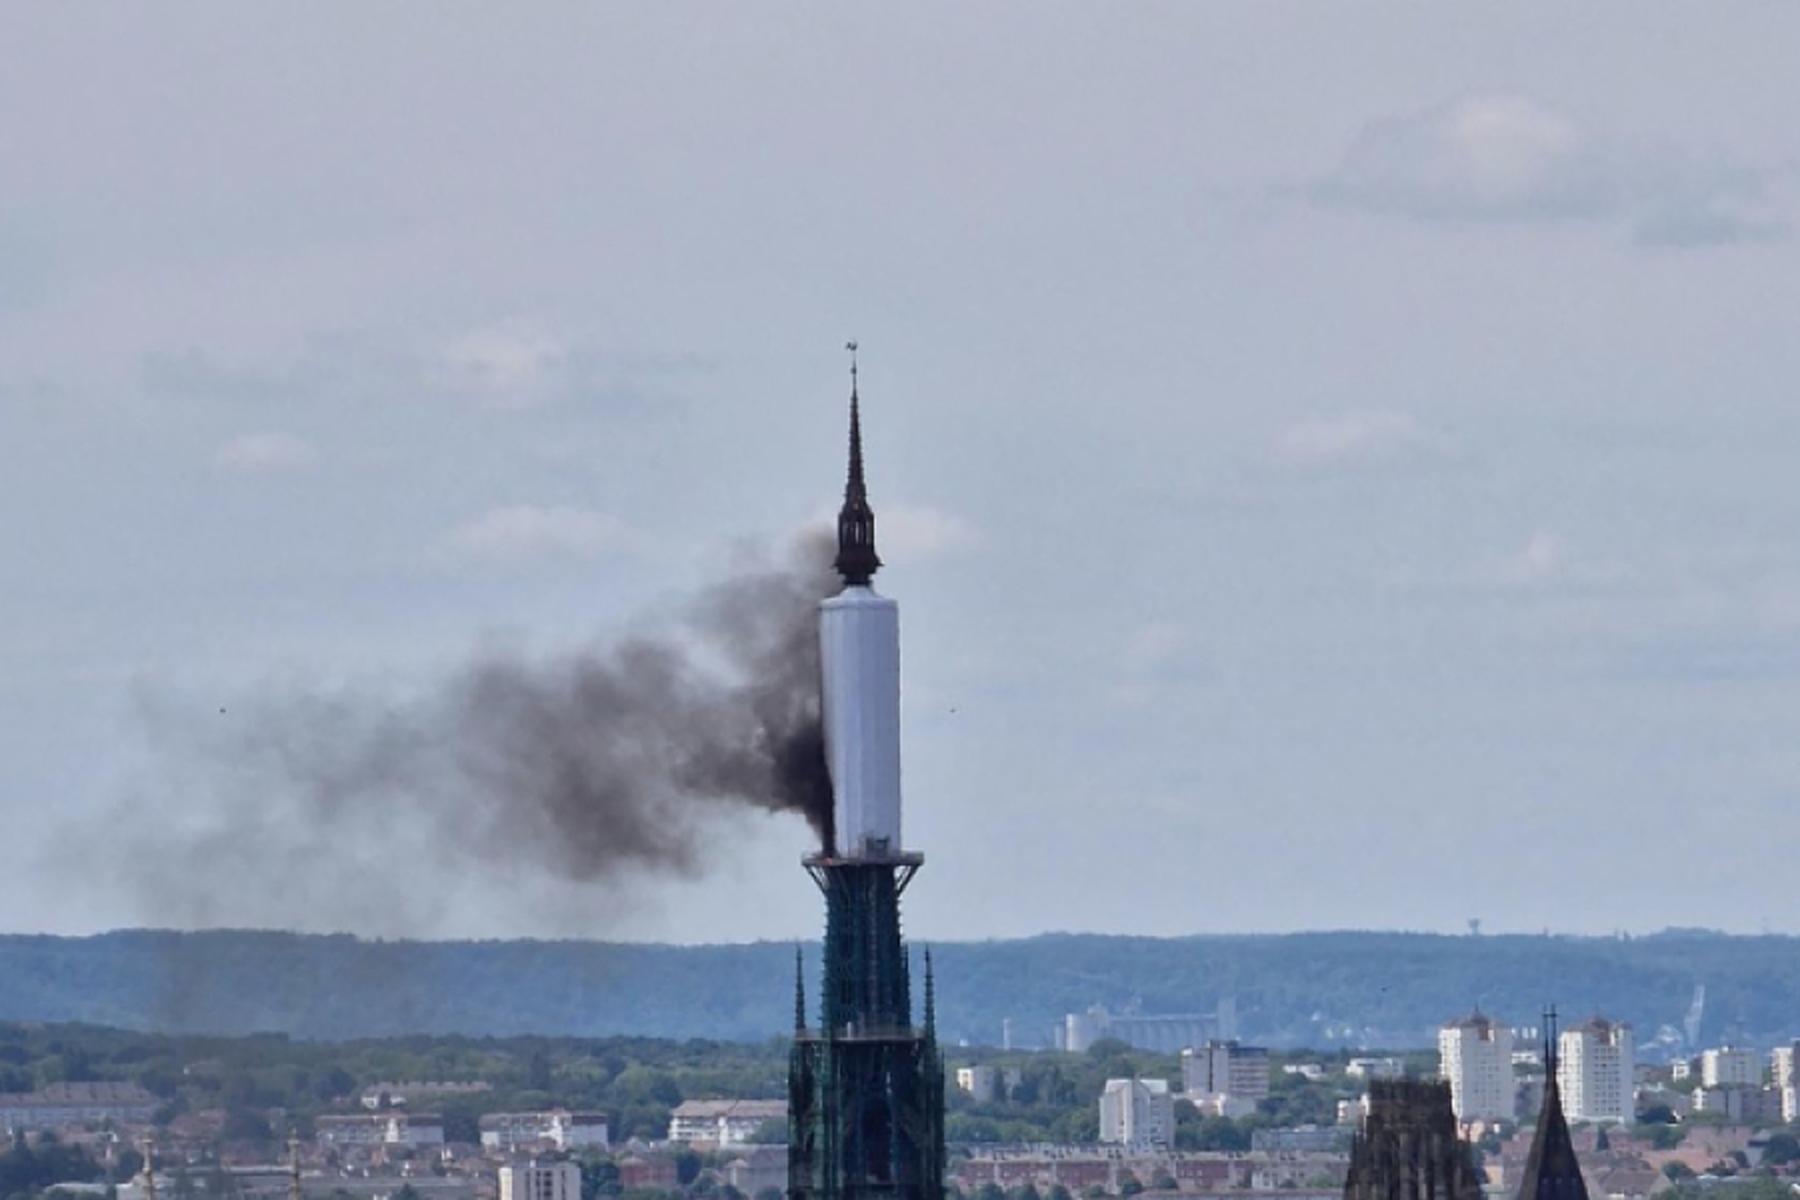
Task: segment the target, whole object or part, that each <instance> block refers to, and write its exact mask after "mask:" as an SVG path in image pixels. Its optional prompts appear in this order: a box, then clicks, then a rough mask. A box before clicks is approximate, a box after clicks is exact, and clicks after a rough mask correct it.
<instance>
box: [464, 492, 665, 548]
mask: <svg viewBox="0 0 1800 1200" xmlns="http://www.w3.org/2000/svg"><path fill="white" fill-rule="evenodd" d="M449 544H450V548H451V549H452V550H453V551H455V552H456V553H457V554H458V555H460V556H462V557H466V558H477V559H486V560H489V561H520V560H526V559H537V558H595V557H598V556H599V555H602V554H609V553H614V552H617V551H621V550H630V549H632V548H633V547H635V546H636V545H637V544H638V537H637V534H636V533H635V532H634V531H633V530H632V528H631V527H630V526H629V525H627V524H626V523H625V522H624V521H622V520H620V519H619V518H618V517H615V516H612V515H611V514H610V513H601V512H594V511H592V510H590V509H582V508H568V507H563V506H550V507H543V506H539V505H534V504H514V505H509V506H507V507H504V508H495V509H491V510H489V511H488V512H485V513H483V514H482V515H481V516H479V517H477V518H475V519H474V520H473V521H470V522H468V523H467V524H465V525H462V526H460V527H459V528H457V529H456V530H455V531H453V532H452V533H451V535H450V539H449Z"/></svg>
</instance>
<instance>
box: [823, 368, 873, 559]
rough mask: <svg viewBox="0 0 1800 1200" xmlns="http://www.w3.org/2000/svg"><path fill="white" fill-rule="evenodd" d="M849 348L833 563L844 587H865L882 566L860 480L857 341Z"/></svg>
mask: <svg viewBox="0 0 1800 1200" xmlns="http://www.w3.org/2000/svg"><path fill="white" fill-rule="evenodd" d="M844 348H845V349H846V350H848V351H850V471H849V475H848V477H847V478H846V479H845V481H844V506H843V507H842V508H841V509H839V510H838V552H837V561H836V562H835V563H834V564H833V565H834V566H835V567H836V568H837V573H838V574H839V575H842V576H843V577H844V584H845V585H846V586H847V587H867V586H868V584H869V581H870V580H871V579H873V578H874V577H875V572H876V571H878V570H879V569H880V568H881V559H879V558H877V557H876V556H875V510H874V509H872V508H870V507H869V493H868V489H867V487H866V486H865V485H864V484H863V453H862V413H861V401H860V398H859V397H858V396H857V388H856V343H855V342H846V343H845V344H844Z"/></svg>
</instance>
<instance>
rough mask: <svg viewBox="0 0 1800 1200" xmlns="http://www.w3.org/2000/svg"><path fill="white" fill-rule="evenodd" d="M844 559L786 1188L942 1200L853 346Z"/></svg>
mask: <svg viewBox="0 0 1800 1200" xmlns="http://www.w3.org/2000/svg"><path fill="white" fill-rule="evenodd" d="M855 348H856V347H855V344H854V343H852V344H851V346H850V349H851V351H852V352H854V350H855ZM836 566H837V571H838V574H839V575H840V576H842V577H843V580H844V587H843V590H842V591H841V592H839V593H838V594H837V595H836V596H833V597H832V598H830V599H828V600H826V601H825V602H824V603H822V604H821V605H820V606H819V650H820V667H821V685H822V687H821V694H822V698H823V705H824V718H825V758H826V763H827V765H828V766H829V768H830V774H831V786H832V796H833V807H832V814H833V827H832V828H833V838H832V840H833V844H832V845H828V846H826V847H824V848H823V849H822V851H821V852H820V853H818V854H815V855H812V856H810V857H808V858H807V859H806V860H805V866H806V870H807V873H808V874H810V875H811V876H812V878H813V882H814V883H816V884H817V885H818V887H819V890H820V891H821V892H822V893H824V896H825V972H824V989H823V992H822V994H821V995H820V997H819V1010H818V1024H817V1025H816V1026H810V1027H809V1026H808V1025H807V1011H806V997H805V991H804V985H803V982H802V981H801V980H800V979H799V978H798V977H796V980H795V997H794V1023H795V1028H794V1048H793V1051H792V1056H791V1058H790V1060H789V1064H788V1126H789V1128H788V1196H789V1197H790V1200H942V1196H943V1193H944V1064H943V1059H942V1056H941V1055H940V1054H939V1053H938V1047H937V1031H936V1028H935V1012H934V999H933V991H932V979H931V959H930V956H929V954H927V956H926V959H925V1005H924V1017H923V1022H922V1024H921V1025H917V1026H915V1025H914V1024H913V1020H912V982H911V977H910V964H909V959H908V954H907V949H906V944H905V942H904V941H903V940H902V939H901V936H900V896H901V894H902V893H903V892H904V891H905V890H906V885H907V884H908V883H910V882H911V881H912V877H913V875H914V873H915V872H917V871H918V869H919V867H920V865H921V864H922V863H923V862H924V861H925V859H924V856H923V855H921V854H916V853H909V852H907V851H905V850H903V849H902V848H901V846H902V844H901V841H900V623H899V609H898V607H897V606H896V605H895V604H894V602H893V601H892V600H889V599H887V598H886V597H884V596H880V595H878V594H877V593H876V592H875V590H874V588H873V587H871V586H870V583H871V580H872V579H873V577H874V575H875V572H876V570H877V569H879V568H880V566H881V560H880V558H878V557H877V556H876V554H875V514H874V511H873V510H872V509H871V508H870V507H869V498H868V493H867V490H866V488H865V485H864V480H863V455H862V418H861V412H860V400H859V397H858V395H857V386H856V366H855V361H854V359H852V362H851V368H850V467H849V476H848V479H847V481H846V483H845V485H844V505H843V509H842V510H841V511H840V513H839V514H838V555H837V562H836ZM796 971H798V966H796Z"/></svg>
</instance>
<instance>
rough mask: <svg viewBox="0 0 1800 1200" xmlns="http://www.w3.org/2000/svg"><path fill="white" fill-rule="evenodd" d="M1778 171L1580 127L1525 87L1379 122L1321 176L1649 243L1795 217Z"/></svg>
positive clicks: (1426, 201) (1437, 204)
mask: <svg viewBox="0 0 1800 1200" xmlns="http://www.w3.org/2000/svg"><path fill="white" fill-rule="evenodd" d="M1776 183H1777V180H1776V178H1775V175H1774V174H1773V173H1772V172H1769V171H1764V170H1758V169H1755V168H1750V167H1745V166H1743V165H1739V164H1732V163H1727V162H1724V161H1722V160H1720V159H1718V158H1717V157H1713V158H1710V159H1708V158H1701V157H1695V156H1693V155H1691V154H1688V153H1685V152H1682V151H1679V150H1675V149H1672V148H1669V147H1655V148H1652V147H1648V146H1643V145H1637V144H1633V143H1629V142H1627V141H1624V140H1621V139H1617V138H1611V137H1606V136H1602V135H1600V134H1597V133H1594V132H1591V131H1588V130H1585V129H1583V128H1581V127H1580V126H1579V125H1578V124H1577V123H1576V122H1575V121H1574V120H1573V119H1572V118H1570V117H1569V116H1567V115H1565V114H1563V113H1561V112H1558V111H1556V110H1555V109H1552V108H1550V107H1548V106H1546V105H1544V104H1541V103H1539V102H1538V101H1536V100H1533V99H1530V98H1529V97H1525V96H1516V95H1488V96H1471V97H1465V98H1463V99H1461V100H1457V101H1454V102H1452V103H1449V104H1443V105H1438V106H1436V107H1433V108H1429V109H1425V110H1423V111H1419V112H1413V113H1408V114H1404V115H1401V116H1396V117H1387V118H1383V119H1381V120H1377V121H1373V122H1371V123H1370V124H1368V125H1367V126H1365V127H1364V129H1363V130H1362V132H1361V133H1360V134H1358V135H1357V137H1356V139H1355V140H1354V141H1353V142H1352V143H1351V145H1350V147H1349V148H1348V149H1347V150H1346V151H1345V153H1344V156H1343V158H1342V159H1341V160H1340V161H1339V162H1338V164H1337V166H1336V167H1334V168H1333V169H1332V170H1331V171H1330V172H1328V173H1327V174H1325V175H1324V176H1323V177H1322V178H1320V179H1319V180H1317V181H1316V182H1315V183H1314V185H1313V188H1312V195H1313V198H1314V199H1315V200H1316V201H1317V202H1319V203H1322V204H1327V205H1335V206H1341V207H1346V208H1355V209H1361V210H1364V211H1368V212H1376V213H1383V214H1386V215H1389V216H1403V217H1413V218H1417V219H1421V220H1428V221H1490V222H1491V221H1512V222H1531V221H1588V222H1604V223H1611V224H1613V225H1617V226H1620V227H1622V228H1624V229H1625V230H1627V231H1628V232H1629V233H1630V235H1631V237H1632V238H1633V239H1634V240H1636V241H1638V242H1639V243H1641V244H1644V245H1658V246H1704V245H1716V244H1721V243H1726V242H1737V241H1748V240H1763V239H1767V238H1770V237H1774V236H1778V235H1779V234H1780V233H1782V232H1783V231H1784V230H1785V228H1786V226H1787V223H1788V222H1787V216H1786V211H1785V210H1786V207H1787V206H1786V204H1785V201H1784V200H1783V199H1782V198H1781V197H1779V196H1778V195H1777V194H1776V193H1777V191H1778V190H1779V189H1777V188H1776V186H1775V184H1776Z"/></svg>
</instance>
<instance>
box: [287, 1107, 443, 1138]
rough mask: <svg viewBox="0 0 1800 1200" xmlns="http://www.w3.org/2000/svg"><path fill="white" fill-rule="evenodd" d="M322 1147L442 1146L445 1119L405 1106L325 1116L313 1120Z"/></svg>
mask: <svg viewBox="0 0 1800 1200" xmlns="http://www.w3.org/2000/svg"><path fill="white" fill-rule="evenodd" d="M313 1135H314V1137H315V1139H316V1140H317V1141H318V1143H319V1145H321V1146H406V1147H414V1146H441V1145H443V1144H444V1118H443V1117H441V1116H439V1115H438V1114H437V1113H412V1112H407V1111H405V1110H404V1109H395V1110H392V1111H390V1112H379V1113H364V1114H358V1115H356V1116H323V1117H319V1118H318V1119H317V1120H315V1121H314V1122H313Z"/></svg>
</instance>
